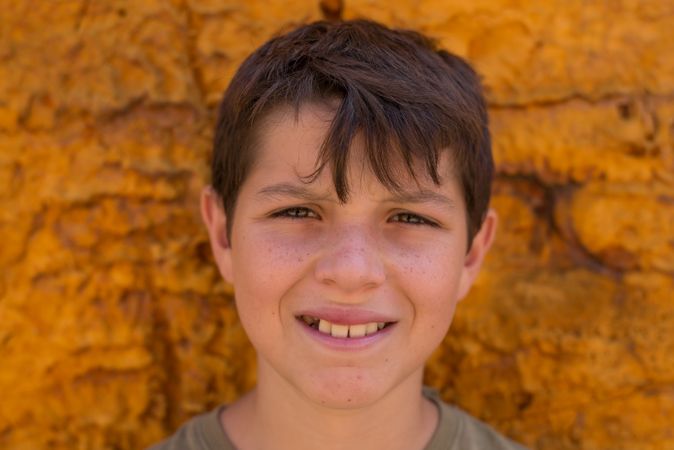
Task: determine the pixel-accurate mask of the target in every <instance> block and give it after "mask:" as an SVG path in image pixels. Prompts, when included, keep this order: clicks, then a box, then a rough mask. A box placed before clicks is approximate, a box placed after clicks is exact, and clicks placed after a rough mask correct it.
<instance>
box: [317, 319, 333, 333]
mask: <svg viewBox="0 0 674 450" xmlns="http://www.w3.org/2000/svg"><path fill="white" fill-rule="evenodd" d="M331 329H332V324H331V323H330V322H328V321H327V320H323V319H321V320H320V321H319V322H318V331H320V332H321V333H325V334H330V332H331Z"/></svg>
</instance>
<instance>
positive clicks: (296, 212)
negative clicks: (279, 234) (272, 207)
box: [271, 206, 318, 219]
mask: <svg viewBox="0 0 674 450" xmlns="http://www.w3.org/2000/svg"><path fill="white" fill-rule="evenodd" d="M271 216H272V217H287V218H290V219H307V218H309V219H316V218H318V214H316V213H315V212H313V211H312V210H311V209H309V208H305V207H303V206H294V207H292V208H286V209H282V210H280V211H276V212H274V213H272V215H271Z"/></svg>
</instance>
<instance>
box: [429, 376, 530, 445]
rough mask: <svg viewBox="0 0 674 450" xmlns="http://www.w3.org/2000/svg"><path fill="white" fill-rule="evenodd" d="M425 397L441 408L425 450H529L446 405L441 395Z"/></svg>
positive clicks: (431, 392)
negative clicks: (433, 431)
mask: <svg viewBox="0 0 674 450" xmlns="http://www.w3.org/2000/svg"><path fill="white" fill-rule="evenodd" d="M424 395H426V397H427V398H428V399H430V400H431V401H432V402H433V403H435V404H436V406H437V407H438V411H439V413H440V420H439V422H438V426H437V428H436V430H435V433H434V435H433V438H432V439H431V442H429V445H428V446H427V447H426V449H425V450H454V449H457V450H458V449H461V450H526V447H523V446H522V445H520V444H518V443H516V442H514V441H512V440H510V439H508V438H506V437H505V436H503V435H502V434H500V433H499V432H498V431H496V430H494V429H493V428H492V427H490V426H489V425H487V424H486V423H484V422H481V421H480V420H478V419H476V418H474V417H472V416H470V415H469V414H467V413H466V412H464V411H462V410H461V409H459V408H457V407H455V406H451V405H448V404H447V403H445V402H443V401H442V400H441V399H440V397H439V396H438V395H437V393H436V392H435V391H433V390H431V389H426V388H425V389H424Z"/></svg>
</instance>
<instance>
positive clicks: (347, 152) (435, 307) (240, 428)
mask: <svg viewBox="0 0 674 450" xmlns="http://www.w3.org/2000/svg"><path fill="white" fill-rule="evenodd" d="M212 171H213V174H212V175H213V180H212V186H210V187H208V188H206V189H205V190H204V192H203V194H202V199H201V209H202V215H203V218H204V222H205V224H206V227H207V228H208V233H209V237H210V241H211V246H212V250H213V254H214V256H215V260H216V263H217V265H218V268H219V270H220V272H221V274H222V276H223V277H224V278H225V280H226V281H228V282H229V283H232V284H233V286H234V288H235V297H236V304H237V309H238V312H239V316H240V319H241V323H242V325H243V326H244V328H245V330H246V332H247V333H248V335H249V338H250V340H251V342H252V344H253V346H254V347H255V348H256V351H257V355H258V376H257V378H258V385H257V387H256V388H255V389H254V390H253V391H252V392H250V393H248V394H246V395H245V396H244V397H242V398H241V399H239V400H238V401H237V402H235V403H234V404H232V405H228V406H227V407H221V408H218V409H217V410H216V411H213V412H211V413H209V414H205V415H203V416H200V417H198V418H196V419H193V420H192V421H190V422H188V423H187V424H186V425H184V426H183V427H182V428H181V429H180V430H179V431H178V432H177V433H176V434H175V435H174V436H173V437H172V438H170V439H169V440H167V441H165V442H164V443H162V444H159V445H158V446H156V447H155V448H156V449H232V448H237V449H242V450H247V449H274V450H283V449H293V450H297V449H316V448H320V449H346V448H349V449H379V448H385V449H401V450H403V449H404V450H410V449H461V450H464V449H517V448H522V447H520V446H518V445H517V444H515V443H513V442H511V441H509V440H507V439H505V438H503V437H501V436H499V435H498V434H497V433H496V432H495V431H493V430H492V429H491V428H489V427H487V426H486V425H484V424H482V423H480V422H478V421H477V420H475V419H472V418H470V417H469V416H467V415H466V414H465V413H463V412H460V411H459V410H457V409H455V408H452V407H450V406H448V405H446V404H444V403H442V402H441V401H440V400H439V398H438V397H437V395H434V394H433V393H432V392H430V391H429V390H423V389H422V375H423V367H424V362H425V360H426V359H427V358H428V357H429V355H430V354H431V353H432V351H433V350H434V349H435V348H436V347H437V346H438V344H439V343H440V342H441V341H442V339H443V338H444V336H445V333H446V332H447V330H448V328H449V325H450V323H451V321H452V317H453V314H454V310H455V307H456V304H457V302H458V301H459V300H460V299H461V298H463V297H464V296H465V295H466V293H467V292H468V289H469V287H470V285H471V283H472V282H473V280H474V279H475V276H476V275H477V272H478V270H479V268H480V265H481V263H482V260H483V258H484V256H485V253H486V252H487V250H488V249H489V247H490V245H491V242H492V239H493V236H494V230H495V227H496V217H495V214H494V213H493V212H492V211H491V210H489V209H488V203H489V193H490V184H491V177H492V172H493V163H492V156H491V146H490V138H489V131H488V127H487V114H486V108H485V104H484V100H483V98H482V94H481V90H480V86H479V82H478V80H477V76H476V74H475V73H474V72H473V70H472V69H471V68H470V66H468V65H467V64H466V63H465V62H464V61H462V60H461V59H460V58H458V57H456V56H454V55H451V54H449V53H447V52H445V51H443V50H437V49H436V48H435V46H434V45H433V43H431V42H430V41H429V40H428V39H426V38H425V37H423V36H421V35H420V34H417V33H415V32H411V31H394V30H390V29H387V28H385V27H383V26H381V25H379V24H376V23H373V22H369V21H351V22H342V23H324V22H320V23H314V24H310V25H306V26H303V27H300V28H299V29H297V30H295V31H292V32H290V33H288V34H286V35H283V36H280V37H277V38H274V39H272V40H271V41H269V42H267V43H266V44H264V45H263V46H262V47H261V48H259V49H258V50H257V51H256V52H255V53H253V54H252V55H251V56H250V57H249V58H248V59H247V60H246V61H245V62H244V63H243V64H242V66H241V67H240V69H239V71H238V72H237V73H236V75H235V76H234V78H233V79H232V81H231V84H230V86H229V87H228V89H227V91H226V92H225V95H224V98H223V100H222V103H221V106H220V114H219V119H218V124H217V129H216V136H215V143H214V153H213V165H212Z"/></svg>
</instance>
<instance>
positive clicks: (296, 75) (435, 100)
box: [212, 20, 493, 247]
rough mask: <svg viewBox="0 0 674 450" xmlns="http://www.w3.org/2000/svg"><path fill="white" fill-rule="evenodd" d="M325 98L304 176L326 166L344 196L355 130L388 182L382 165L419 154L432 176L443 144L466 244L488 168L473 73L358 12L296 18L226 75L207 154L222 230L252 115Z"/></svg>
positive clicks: (412, 35)
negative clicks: (315, 150)
mask: <svg viewBox="0 0 674 450" xmlns="http://www.w3.org/2000/svg"><path fill="white" fill-rule="evenodd" d="M331 99H337V100H338V106H337V109H336V113H335V116H334V119H333V121H332V124H331V126H330V129H329V131H328V134H327V136H326V139H325V141H324V143H323V146H322V148H321V151H320V153H319V160H318V161H317V170H316V172H315V173H314V174H313V175H312V176H316V175H318V174H319V173H320V172H321V170H323V168H324V167H325V166H326V165H329V166H330V167H331V169H332V178H333V182H334V186H335V191H336V193H337V196H338V198H339V200H340V201H342V202H346V201H347V199H348V196H349V187H348V185H347V181H346V178H347V177H346V168H347V163H348V157H349V148H350V144H351V141H352V139H353V137H354V135H355V134H356V133H362V136H363V139H364V142H365V147H366V150H365V151H366V155H365V158H366V160H367V161H368V162H369V165H370V168H371V170H372V171H373V173H374V175H375V176H376V177H377V179H378V180H379V181H380V182H381V183H382V184H383V185H384V186H386V187H387V188H388V189H390V190H392V191H395V190H397V189H399V188H400V186H399V185H398V183H397V181H396V176H395V175H396V174H395V172H393V171H392V168H391V167H392V163H393V162H394V161H400V160H402V161H404V162H405V165H406V167H407V169H408V171H409V173H410V175H411V176H412V177H414V176H415V175H414V171H413V169H412V167H413V164H414V162H415V161H420V162H422V163H423V164H424V166H425V168H426V170H427V173H428V175H429V176H430V178H431V179H432V180H433V182H435V183H436V184H439V182H440V178H439V176H438V172H437V163H438V159H439V156H440V152H441V151H442V150H443V149H445V148H448V149H449V152H450V154H451V157H452V161H453V163H454V170H455V172H456V175H457V176H458V177H459V179H460V184H461V187H462V189H463V195H464V199H465V204H466V209H467V221H468V246H469V247H470V244H471V242H472V238H473V236H474V235H475V233H476V232H477V230H479V228H480V226H481V224H482V221H483V220H484V216H485V213H486V210H487V207H488V205H489V195H490V190H491V179H492V175H493V160H492V154H491V141H490V137H489V129H488V120H487V111H486V106H485V102H484V98H483V96H482V90H481V87H480V83H479V80H478V77H477V75H476V73H475V72H474V71H473V69H472V68H471V67H470V66H469V65H468V64H467V63H466V62H465V61H464V60H463V59H461V58H459V57H458V56H456V55H453V54H451V53H449V52H447V51H445V50H441V49H438V48H437V47H436V45H435V44H434V42H432V41H431V40H430V39H428V38H427V37H425V36H423V35H421V34H419V33H417V32H414V31H408V30H392V29H389V28H386V27H385V26H383V25H380V24H378V23H375V22H371V21H367V20H354V21H346V22H336V23H332V22H315V23H311V24H308V25H304V26H301V27H299V28H297V29H296V30H294V31H291V32H289V33H287V34H284V35H282V36H278V37H275V38H273V39H271V40H269V41H268V42H266V43H265V44H264V45H262V46H261V47H260V48H258V49H257V50H256V51H255V52H254V53H253V54H251V55H250V56H249V57H248V58H247V59H246V60H245V61H244V62H243V64H242V65H241V67H240V68H239V70H238V71H237V72H236V74H235V75H234V77H233V79H232V81H231V83H230V85H229V87H228V88H227V90H226V91H225V94H224V96H223V99H222V102H221V104H220V110H219V117H218V122H217V127H216V132H215V140H214V148H213V161H212V176H213V179H212V185H213V188H214V189H215V191H216V192H217V193H218V195H219V196H220V198H221V199H222V202H223V207H224V210H225V213H226V214H227V217H228V218H229V220H228V234H229V233H230V231H231V224H232V221H233V217H234V209H235V206H236V199H237V195H238V192H239V189H240V187H241V185H242V184H243V182H244V180H245V179H246V176H247V174H248V172H249V170H250V168H251V165H252V162H253V158H254V134H255V131H256V129H257V128H256V127H259V125H260V123H261V119H263V118H264V117H265V116H266V115H267V114H269V112H271V110H272V109H273V108H275V107H278V106H281V105H290V106H294V108H295V111H296V112H297V111H299V108H300V107H301V106H302V105H303V104H305V103H306V102H310V101H327V100H331Z"/></svg>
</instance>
